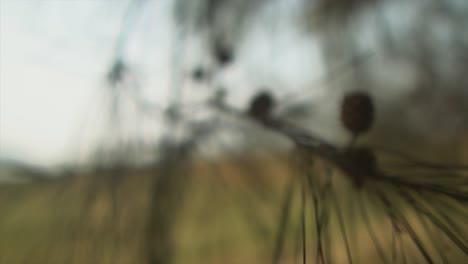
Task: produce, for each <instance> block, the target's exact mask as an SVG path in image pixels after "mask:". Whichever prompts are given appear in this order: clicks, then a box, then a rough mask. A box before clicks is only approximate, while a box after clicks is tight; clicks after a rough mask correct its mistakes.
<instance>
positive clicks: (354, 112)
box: [341, 92, 374, 135]
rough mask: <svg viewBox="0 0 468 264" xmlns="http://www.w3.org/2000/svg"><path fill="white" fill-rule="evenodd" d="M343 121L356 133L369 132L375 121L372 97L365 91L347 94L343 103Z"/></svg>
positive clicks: (347, 127)
mask: <svg viewBox="0 0 468 264" xmlns="http://www.w3.org/2000/svg"><path fill="white" fill-rule="evenodd" d="M341 122H342V123H343V125H344V126H345V127H346V129H348V130H349V131H350V132H351V133H353V134H354V135H357V134H360V133H364V132H367V131H368V130H369V129H370V128H371V126H372V124H373V122H374V104H373V102H372V98H371V97H370V96H369V95H368V94H367V93H364V92H352V93H350V94H347V95H345V97H344V98H343V101H342V103H341Z"/></svg>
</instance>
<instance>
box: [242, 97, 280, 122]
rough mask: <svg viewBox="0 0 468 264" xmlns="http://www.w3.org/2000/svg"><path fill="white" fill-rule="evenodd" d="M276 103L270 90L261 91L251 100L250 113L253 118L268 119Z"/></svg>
mask: <svg viewBox="0 0 468 264" xmlns="http://www.w3.org/2000/svg"><path fill="white" fill-rule="evenodd" d="M274 104H275V102H274V98H273V96H272V95H271V94H270V93H269V92H259V93H257V94H256V95H255V97H254V98H253V99H252V100H251V101H250V107H249V110H248V114H249V115H250V116H251V117H253V118H256V119H259V120H266V119H268V118H269V117H270V115H271V111H272V110H273V106H274Z"/></svg>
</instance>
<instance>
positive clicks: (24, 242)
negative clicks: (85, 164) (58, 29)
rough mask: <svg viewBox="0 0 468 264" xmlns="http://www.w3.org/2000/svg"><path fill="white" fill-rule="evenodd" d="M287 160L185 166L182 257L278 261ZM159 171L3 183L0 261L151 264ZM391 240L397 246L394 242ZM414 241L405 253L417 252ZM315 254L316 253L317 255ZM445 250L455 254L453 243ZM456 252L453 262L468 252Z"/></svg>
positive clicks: (362, 242) (179, 233)
mask: <svg viewBox="0 0 468 264" xmlns="http://www.w3.org/2000/svg"><path fill="white" fill-rule="evenodd" d="M288 162H289V161H287V160H286V159H282V158H275V159H271V158H268V159H257V160H253V159H243V160H242V159H238V160H232V161H224V162H222V163H220V162H210V161H203V162H202V161H199V162H196V163H194V164H192V166H191V167H190V169H189V170H188V171H186V173H187V174H188V175H190V177H186V178H185V179H186V181H185V182H184V183H183V184H184V185H186V186H185V188H183V189H181V190H183V192H184V196H183V197H184V198H183V199H181V200H183V202H182V203H180V206H179V208H177V211H178V212H179V213H178V214H177V216H174V217H175V219H173V221H174V225H175V227H176V228H175V229H174V232H173V233H172V237H173V246H174V249H175V252H174V262H176V263H271V259H272V252H273V248H274V241H275V239H274V238H275V235H276V230H277V226H278V222H279V219H278V216H279V212H280V209H281V202H282V198H281V197H282V196H283V193H284V186H286V185H287V184H288V182H289V179H290V177H291V176H292V175H293V173H292V172H291V170H290V166H288ZM161 173H163V172H162V171H160V170H158V169H142V170H139V171H132V172H131V173H125V174H122V175H120V174H118V175H117V174H110V173H104V172H102V173H93V174H86V175H79V176H75V177H69V178H65V179H60V180H56V181H50V182H42V183H31V184H17V185H0V263H8V264H20V263H21V264H55V263H57V264H59V263H60V264H62V263H70V264H71V263H77V264H82V263H86V264H93V263H96V264H98V263H99V264H101V263H102V264H104V263H109V264H134V263H146V262H145V256H146V253H147V252H145V250H147V248H146V247H145V246H146V245H145V241H146V240H145V235H146V232H147V229H146V228H147V224H148V209H149V208H150V203H149V201H150V200H151V190H152V182H153V180H154V178H155V177H157V176H158V175H159V174H161ZM117 176H118V177H117ZM181 197H182V196H181ZM299 200H300V196H299V195H296V196H294V198H293V204H294V205H293V206H292V208H291V211H292V212H294V213H292V215H295V216H294V217H292V218H291V220H290V223H291V224H290V225H289V228H288V230H287V232H286V233H287V234H286V236H287V237H288V239H287V241H288V242H287V243H286V246H285V250H284V251H285V254H284V255H285V256H284V257H283V258H282V259H283V261H284V262H282V263H299V262H296V261H297V259H296V258H295V257H293V255H300V254H297V248H298V246H297V245H298V243H297V233H298V230H299V226H300V221H299V210H300V206H299V204H300V202H299ZM374 210H377V209H374ZM372 213H373V212H371V214H372ZM312 214H313V213H312V210H308V211H307V214H306V219H307V223H308V229H309V230H310V232H309V235H308V238H307V245H310V247H313V246H312V245H314V242H313V237H315V233H314V226H313V223H314V221H312V219H313V218H312V217H313V215H312ZM375 217H379V216H378V214H375ZM379 221H381V223H380V225H381V227H382V228H383V227H384V226H385V225H386V224H388V223H386V222H385V221H384V219H380V218H377V219H376V222H379ZM335 224H336V223H335ZM346 227H347V230H352V232H353V233H350V234H354V236H352V238H353V241H352V243H353V247H354V248H356V249H357V248H359V252H357V251H355V254H356V255H358V256H356V255H355V258H357V259H362V260H365V259H375V258H376V253H375V250H374V248H373V247H374V245H373V242H372V240H371V239H370V238H369V235H368V234H367V233H366V232H364V231H360V230H363V228H364V227H365V225H364V224H363V223H347V225H346ZM379 228H380V227H377V229H379ZM336 229H337V230H338V228H336ZM376 232H377V233H378V232H380V231H378V230H377V231H376ZM339 236H340V235H339V231H336V233H333V234H330V237H332V238H331V239H330V240H331V241H329V242H330V243H331V245H333V246H332V247H333V248H334V251H332V252H331V254H333V255H334V261H333V263H347V257H346V254H345V250H344V247H343V246H342V245H341V246H340V245H338V244H339V243H340V242H339V239H338V238H335V237H339ZM403 239H406V240H408V238H407V237H406V238H405V237H404V238H403ZM427 239H429V238H427ZM385 241H386V242H385ZM383 243H387V244H388V245H386V246H387V247H390V242H389V240H385V239H384V242H383ZM408 244H410V246H408V247H407V252H413V251H414V252H416V251H417V250H416V248H415V246H414V245H411V243H408ZM314 250H315V249H311V250H310V252H309V251H308V254H309V255H310V256H309V258H310V259H313V256H314V255H315V253H314ZM389 250H390V249H389ZM446 250H447V252H448V254H451V253H450V249H449V248H448V249H446ZM294 252H296V254H294ZM409 254H410V255H411V254H412V253H409ZM414 254H416V253H414ZM453 254H455V255H454V259H461V260H463V259H464V258H466V256H463V255H459V253H456V252H455V253H453ZM311 263H314V261H311ZM358 263H359V262H358ZM361 263H369V262H361ZM372 263H375V262H374V261H372ZM412 263H416V262H412Z"/></svg>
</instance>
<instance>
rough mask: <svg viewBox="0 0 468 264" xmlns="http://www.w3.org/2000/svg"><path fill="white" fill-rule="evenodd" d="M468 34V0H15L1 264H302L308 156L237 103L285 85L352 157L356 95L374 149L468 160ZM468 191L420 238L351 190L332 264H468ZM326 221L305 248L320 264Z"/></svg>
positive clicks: (281, 91) (284, 111) (3, 96)
mask: <svg viewBox="0 0 468 264" xmlns="http://www.w3.org/2000/svg"><path fill="white" fill-rule="evenodd" d="M467 26H468V2H466V1H463V0H450V1H443V2H441V1H436V0H433V1H417V0H414V1H413V0H412V1H408V0H406V1H403V0H401V1H400V0H398V1H389V0H388V1H387V0H366V1H364V0H353V1H344V0H343V1H341V0H333V1H331V0H328V1H326V0H314V1H305V0H304V1H303V0H191V1H188V0H118V1H105V0H102V1H101V0H96V1H89V0H86V1H71V0H67V1H65V0H63V1H58V0H35V1H33V0H0V197H1V199H0V263H12V264H13V263H46V264H47V263H171V262H174V263H271V261H272V259H273V263H278V262H275V261H279V260H278V259H279V257H278V258H277V257H276V255H278V254H279V253H278V252H282V258H281V261H282V262H281V263H283V262H284V263H300V262H299V259H300V258H298V257H297V256H299V255H301V254H300V253H299V252H300V251H301V250H300V244H301V243H300V239H298V237H299V235H298V233H300V224H299V223H300V217H299V215H300V212H304V210H303V209H301V207H300V198H299V195H298V194H299V192H300V191H299V189H300V188H299V189H298V188H296V189H294V191H291V192H292V193H294V194H295V195H292V198H290V199H289V200H291V202H290V203H286V202H285V201H288V198H287V197H288V195H287V193H288V191H285V190H286V189H287V188H286V186H288V185H289V184H290V179H291V178H293V177H294V175H296V174H297V173H298V172H297V170H298V169H297V167H295V165H294V164H293V161H292V159H293V158H292V156H294V154H292V153H293V152H294V150H295V146H294V144H292V143H291V141H290V140H288V138H287V137H285V136H284V135H282V134H281V133H277V131H276V132H275V131H271V130H269V129H267V128H265V127H263V126H262V124H261V122H258V120H255V119H254V120H251V119H249V118H244V116H242V115H241V116H239V115H235V114H234V115H233V114H229V113H227V112H226V111H222V110H220V108H221V109H224V108H223V107H219V106H226V105H228V106H229V107H231V108H232V109H235V110H236V111H237V112H239V113H247V112H248V110H249V107H251V103H252V101H253V98H255V97H256V96H257V95H258V94H259V93H261V92H268V93H269V94H271V95H272V96H273V97H274V101H275V105H274V109H273V110H272V112H273V113H272V114H273V115H274V116H275V117H277V118H279V119H281V120H283V121H286V122H289V123H291V124H293V125H294V126H299V127H301V128H303V129H305V130H306V131H308V132H309V133H310V135H314V136H315V137H317V138H319V139H321V140H323V141H324V142H328V143H330V144H331V145H333V146H336V147H337V148H341V147H343V148H345V147H346V146H347V145H348V144H349V142H350V141H351V139H352V135H350V133H349V131H347V130H346V128H345V127H343V124H342V122H341V120H340V111H341V100H342V98H343V96H344V95H345V94H346V93H348V92H350V91H355V90H359V91H364V92H366V93H368V94H369V95H371V96H372V100H373V104H374V106H375V120H374V123H373V125H372V129H371V130H370V131H369V132H368V133H366V134H364V135H360V136H359V138H358V140H357V144H359V145H365V146H370V147H371V148H374V147H375V148H377V147H384V148H385V147H390V148H393V149H396V150H398V151H402V152H404V153H407V154H409V155H413V156H417V157H419V158H420V159H425V160H429V161H432V162H438V163H444V164H461V163H464V164H467V163H468V137H467V136H466V135H468V78H467V76H466V71H467V69H468V27H467ZM425 169H427V168H425ZM394 172H395V173H399V172H397V171H394ZM433 173H434V172H433V171H431V172H427V174H428V175H429V174H430V175H432V174H433ZM454 173H458V172H454ZM460 177H462V176H460ZM462 179H463V180H464V181H462V182H463V184H461V185H460V187H459V188H460V189H459V190H460V193H461V195H462V196H463V195H464V196H463V197H464V199H465V200H463V201H462V202H457V203H456V204H450V206H448V207H450V208H451V211H450V212H449V211H447V212H445V211H444V212H443V213H440V218H437V219H436V220H434V219H435V218H433V217H431V215H432V214H429V213H426V214H424V213H421V211H422V210H420V211H418V210H416V211H418V212H416V213H414V212H412V213H413V214H412V215H410V216H408V218H407V219H408V223H409V225H411V226H414V230H415V233H416V234H417V235H418V236H416V237H419V239H420V241H422V242H420V243H417V241H419V240H418V239H415V236H413V235H408V234H405V232H395V231H393V233H391V232H390V233H386V231H384V230H386V228H387V229H388V227H389V226H393V225H394V222H393V220H391V221H390V222H391V223H389V220H388V219H387V218H386V216H385V212H383V210H382V209H381V208H379V206H378V205H376V204H375V203H373V202H372V201H371V198H370V197H366V196H365V195H364V197H363V198H362V197H361V196H360V195H361V194H360V191H359V190H357V191H356V190H354V189H353V187H350V186H348V185H346V184H344V186H346V188H345V187H343V186H341V185H340V184H342V183H338V186H339V187H337V190H336V191H335V194H336V198H337V202H336V203H335V204H336V206H337V208H338V209H336V215H337V216H339V217H337V218H336V220H335V222H333V221H331V224H330V226H329V227H324V228H328V229H329V230H331V231H330V233H329V234H328V235H327V236H328V238H329V239H328V243H326V242H323V245H322V246H323V248H325V251H327V252H328V254H329V255H331V256H330V257H326V258H325V259H326V261H323V260H322V262H327V263H348V262H349V261H350V259H351V260H354V262H357V263H367V262H366V261H365V259H369V258H377V257H376V256H378V255H382V254H381V251H385V252H386V253H384V254H383V255H384V257H382V259H381V261H382V262H383V263H389V262H390V263H404V261H403V260H404V257H403V256H406V258H407V260H405V261H408V262H409V263H413V262H414V263H418V262H421V263H424V261H427V260H428V258H427V256H426V254H424V253H425V252H429V253H427V254H428V255H429V256H430V257H431V258H430V259H432V260H433V262H434V263H439V262H441V263H443V262H444V261H449V262H450V263H458V262H460V263H462V262H464V261H466V259H467V255H466V254H467V250H466V248H467V247H468V246H467V241H466V238H463V234H467V229H466V227H464V226H463V225H462V222H463V219H466V217H467V207H466V196H467V190H468V189H467V188H466V174H465V178H462ZM447 182H449V181H448V180H447ZM447 184H449V183H447ZM340 186H341V187H340ZM340 188H342V189H343V188H344V189H346V190H348V189H351V191H349V192H348V191H346V192H345V193H346V194H345V193H340V192H339V189H340ZM410 194H411V195H412V193H410ZM331 195H332V196H333V194H331ZM415 196H416V191H415ZM346 197H352V199H351V200H352V201H351V204H354V205H353V206H356V207H352V208H354V209H339V207H340V206H341V207H342V208H345V207H347V202H348V201H347V200H346ZM392 197H393V196H392ZM395 197H397V198H398V197H399V196H398V195H396V196H395ZM418 197H419V196H418ZM421 197H422V196H421ZM361 198H362V199H364V200H363V201H361ZM397 198H395V199H397ZM400 198H401V197H400ZM419 198H420V197H419ZM419 198H418V199H419ZM324 199H325V198H324ZM366 199H367V200H366ZM398 199H399V198H398ZM401 199H403V198H401ZM421 199H422V198H421ZM427 199H429V198H427ZM444 199H445V198H444ZM421 201H423V202H424V203H426V202H428V201H429V200H423V199H422V200H421ZM438 201H439V200H438ZM400 202H401V203H405V202H408V200H404V199H403V200H402V201H400ZM443 202H447V201H445V200H443V201H442V200H440V204H441V205H437V206H438V207H437V208H434V209H433V211H431V210H429V211H430V212H436V211H437V210H439V211H442V210H444V209H443V208H445V207H447V206H442V204H443ZM285 204H287V206H285ZM332 204H333V203H332ZM312 205H313V202H310V208H312V207H313V208H316V207H314V206H316V205H314V206H312ZM359 205H363V206H364V207H366V208H367V211H368V216H369V218H370V222H371V224H368V222H365V219H367V217H366V215H367V214H365V213H364V212H365V211H364V210H363V211H362V213H359V216H358V217H356V216H355V215H356V214H358V213H353V211H354V210H358V209H356V208H358V207H359ZM424 205H425V204H424ZM324 206H327V205H326V204H325V205H324ZM421 206H422V205H421ZM284 208H288V209H289V212H290V213H288V214H285V213H284V211H285V210H284ZM306 208H309V207H306ZM317 208H318V207H317ZM421 208H422V207H421ZM314 210H315V209H310V210H308V209H307V210H306V212H305V213H303V215H305V216H304V219H306V220H307V221H306V222H307V229H308V230H310V231H308V234H309V235H308V236H306V237H305V239H304V241H306V242H307V243H305V242H304V243H305V245H308V247H307V246H306V247H304V249H302V251H304V252H306V253H304V254H302V255H303V256H304V255H306V256H308V257H309V260H308V262H310V263H316V262H317V263H319V262H320V261H319V258H318V257H317V259H316V258H315V255H317V254H318V253H317V252H318V251H319V249H318V248H320V247H317V245H316V244H317V239H316V238H315V237H316V236H317V233H320V232H318V231H317V230H318V229H319V227H317V230H315V228H316V226H315V225H316V224H317V223H318V222H320V221H319V220H318V219H321V217H320V218H318V217H317V212H316V211H315V214H314ZM404 210H407V211H409V209H408V208H406V209H404ZM404 210H403V209H402V211H401V212H403V213H406V211H404ZM439 211H437V212H439ZM339 212H342V213H341V214H340V213H339ZM408 214H409V213H408ZM284 215H288V216H289V215H291V217H289V218H288V219H289V222H288V221H286V222H287V223H286V224H284V225H283V224H282V223H283V222H285V221H283V220H282V219H283V218H284V217H282V216H284ZM340 215H342V216H343V219H345V221H347V222H346V223H344V224H341V223H340V222H342V221H340V219H342V216H340ZM421 215H424V217H427V218H428V219H426V220H424V221H423V220H418V219H419V218H418V217H421ZM390 218H391V217H390ZM383 219H384V220H383ZM439 219H442V220H440V221H439ZM450 219H451V220H450ZM438 221H439V222H438ZM430 224H433V225H434V226H435V227H434V226H429V225H430ZM282 226H286V228H281V227H282ZM369 226H372V227H373V228H371V229H372V230H371V229H369ZM428 226H429V227H428ZM441 226H442V227H444V228H441ZM445 227H447V228H445ZM283 229H285V230H286V231H284V230H283ZM343 229H345V232H344V233H343V232H341V231H340V230H343ZM439 229H441V230H442V231H440V230H439ZM281 230H283V231H281ZM314 230H315V231H314ZM393 230H395V228H394V229H393ZM438 230H439V231H438ZM447 230H448V231H447ZM457 232H458V236H455V238H454V237H452V236H451V235H450V234H453V233H457ZM395 233H398V235H395ZM400 233H403V235H402V234H400ZM409 233H410V234H412V233H411V232H409ZM278 234H283V236H284V237H286V238H284V239H283V238H282V236H281V235H278ZM343 234H344V235H343ZM447 234H449V235H447ZM392 235H394V236H396V237H399V238H401V239H402V241H403V242H400V244H399V245H400V249H396V248H398V246H397V245H398V243H396V242H395V241H397V239H395V238H392ZM439 235H440V236H441V237H443V238H439ZM342 237H346V238H351V239H350V240H351V241H354V242H351V243H350V245H351V246H349V245H348V243H347V242H345V243H342V242H339V243H338V242H337V244H334V243H333V242H334V241H335V239H336V241H342V240H341V238H342ZM375 237H377V243H376V240H375ZM346 238H345V239H344V241H346V240H347V239H346ZM283 240H284V243H279V242H278V241H283ZM437 240H440V241H441V242H440V244H438V243H435V242H434V241H437ZM321 243H322V242H320V243H319V244H321ZM338 244H339V245H338ZM375 244H379V245H380V244H382V249H383V250H379V249H380V248H379V247H377V248H376V247H373V245H375ZM278 245H281V246H278ZM303 245H304V244H303ZM403 245H406V247H407V251H406V252H404V251H403V250H402V249H401V248H404V247H405V246H403ZM280 247H281V249H279V248H280ZM349 247H351V252H352V254H351V255H352V256H350V254H349ZM306 249H309V250H306ZM442 251H446V252H447V253H446V254H442V253H439V252H442ZM393 252H399V253H393ZM454 261H455V262H454ZM446 263H447V262H446Z"/></svg>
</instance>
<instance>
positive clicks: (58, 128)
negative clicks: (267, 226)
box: [0, 0, 323, 165]
mask: <svg viewBox="0 0 468 264" xmlns="http://www.w3.org/2000/svg"><path fill="white" fill-rule="evenodd" d="M286 2H287V1H286ZM298 2H299V1H289V2H287V3H288V4H287V5H285V4H284V3H285V1H282V2H281V3H280V1H277V2H276V3H275V1H272V5H271V6H270V7H269V8H266V9H265V10H264V11H262V14H261V16H259V18H258V21H256V22H255V23H254V25H253V26H252V28H251V30H252V33H253V34H250V35H251V36H252V37H249V38H247V40H246V41H245V43H243V45H242V47H240V48H239V49H240V51H239V54H237V58H236V60H239V61H241V63H239V64H235V65H233V66H232V67H231V69H229V70H228V71H226V73H222V74H221V76H220V80H221V81H222V82H223V83H224V84H227V86H232V87H236V88H235V89H231V90H230V94H231V95H232V96H231V97H230V98H231V100H234V101H235V102H234V103H238V104H243V103H245V102H246V100H247V99H248V98H249V97H250V96H251V94H252V93H253V92H254V91H255V89H252V87H260V86H263V87H268V86H273V87H274V86H279V85H281V86H283V87H288V88H290V89H302V88H304V86H305V85H306V84H307V83H308V82H310V81H311V80H313V79H317V77H318V76H320V75H321V74H322V73H323V72H322V71H321V70H320V67H319V66H320V65H319V61H320V54H319V51H318V48H317V46H316V45H315V46H314V45H313V41H311V40H310V38H308V37H306V36H304V35H303V33H300V32H298V31H295V30H291V28H293V27H292V26H291V25H292V23H294V21H293V19H292V16H291V15H289V16H288V15H287V14H288V13H287V12H288V10H289V13H291V12H294V10H295V7H297V3H298ZM170 3H171V1H170V0H159V1H148V3H146V6H145V8H144V9H143V11H141V12H140V14H141V15H140V16H139V17H138V18H137V20H136V22H135V24H134V29H133V30H132V33H131V34H132V36H131V41H130V42H129V43H128V45H127V47H126V49H125V57H126V59H127V61H128V62H129V63H130V64H131V65H132V66H134V67H135V69H137V70H138V72H139V74H141V76H140V77H141V79H142V80H143V83H144V85H145V88H146V93H147V94H148V99H149V100H152V101H158V102H160V103H164V102H165V101H167V96H168V95H167V87H168V85H169V82H170V72H169V66H170V58H171V54H170V52H169V51H170V47H171V36H172V35H171V34H172V33H173V32H174V25H173V24H172V23H171V21H172V20H171V19H172V18H171V12H170V8H169V6H170ZM128 4H129V1H128V0H125V1H97V0H80V1H60V0H43V1H37V0H0V5H1V6H0V54H1V55H0V157H7V158H14V159H19V160H24V161H27V162H32V163H37V164H43V165H53V164H60V163H62V162H68V161H70V160H73V159H74V158H75V156H74V155H76V154H77V148H78V146H76V145H77V142H79V144H85V145H86V144H88V145H90V144H92V143H90V142H86V140H85V141H83V139H82V138H80V137H82V134H83V133H84V132H83V131H82V130H83V128H81V126H83V123H84V122H85V121H83V120H86V118H89V115H90V113H89V112H90V111H98V110H94V109H99V106H96V104H99V103H98V102H99V100H98V99H97V98H96V96H97V95H98V94H99V93H100V92H99V91H100V89H103V88H105V82H104V78H105V74H106V71H108V69H109V65H110V63H111V62H112V58H113V56H114V55H115V41H116V39H117V36H118V33H119V29H120V28H119V26H120V23H122V18H123V16H124V12H125V10H126V8H127V7H128ZM296 10H297V8H296ZM278 12H282V14H283V15H284V14H286V15H285V16H282V17H281V19H278ZM272 21H273V22H274V23H275V26H276V29H275V30H276V31H275V32H274V34H271V27H270V26H269V25H268V23H271V22H272ZM265 40H267V41H266V42H265ZM189 43H190V46H189V47H186V51H185V52H186V54H185V55H186V58H185V59H184V63H186V64H187V65H188V66H194V65H196V64H198V62H199V61H200V58H201V57H202V56H204V55H203V54H202V53H201V52H200V47H199V45H197V40H196V39H191V40H190V41H189ZM292 45H294V46H295V49H288V48H287V47H291V46H292ZM272 57H274V59H272ZM292 65H294V66H293V67H291V66H292ZM291 68H294V70H291ZM298 69H299V70H298ZM301 69H302V70H301ZM308 69H315V70H314V71H313V72H311V71H309V70H308ZM186 71H187V72H188V71H190V67H187V69H186ZM272 76H279V77H277V78H272ZM192 88H193V89H197V87H196V86H195V87H192ZM186 90H187V89H186ZM101 91H102V90H101ZM190 91H191V90H190V89H188V93H190V94H193V93H195V94H196V93H198V92H190ZM185 93H186V94H187V92H185ZM186 97H187V96H186ZM99 114H100V113H99V112H98V113H91V116H93V115H99ZM88 126H89V125H88ZM85 129H88V130H89V129H90V128H89V127H86V128H85ZM86 132H87V133H88V134H89V133H90V132H89V131H86ZM93 133H94V132H91V134H93ZM79 147H81V148H82V147H83V146H79Z"/></svg>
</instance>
